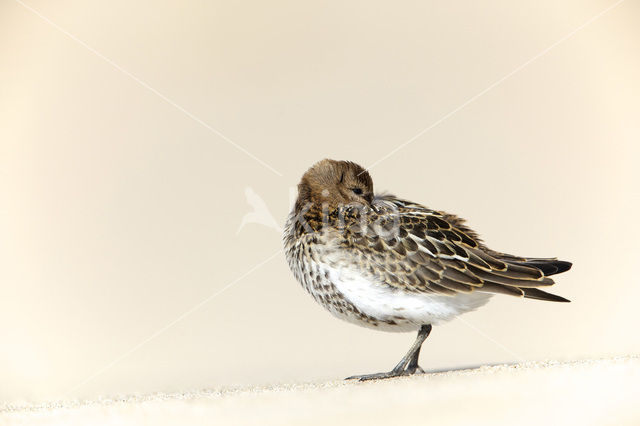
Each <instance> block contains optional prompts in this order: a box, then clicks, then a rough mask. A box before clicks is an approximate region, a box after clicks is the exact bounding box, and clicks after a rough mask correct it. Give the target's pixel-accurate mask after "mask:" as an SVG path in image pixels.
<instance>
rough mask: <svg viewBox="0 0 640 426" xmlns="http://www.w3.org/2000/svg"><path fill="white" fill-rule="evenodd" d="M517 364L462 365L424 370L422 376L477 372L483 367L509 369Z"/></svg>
mask: <svg viewBox="0 0 640 426" xmlns="http://www.w3.org/2000/svg"><path fill="white" fill-rule="evenodd" d="M517 364H518V363H517V362H496V363H492V364H474V365H464V366H461V367H456V368H439V369H435V370H424V374H438V373H452V372H461V371H473V370H478V369H480V368H483V367H511V366H514V365H517Z"/></svg>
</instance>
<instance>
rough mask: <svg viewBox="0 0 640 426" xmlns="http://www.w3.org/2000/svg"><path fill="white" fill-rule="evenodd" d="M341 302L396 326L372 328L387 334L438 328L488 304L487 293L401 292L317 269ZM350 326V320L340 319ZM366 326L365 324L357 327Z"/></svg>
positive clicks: (349, 273)
mask: <svg viewBox="0 0 640 426" xmlns="http://www.w3.org/2000/svg"><path fill="white" fill-rule="evenodd" d="M318 266H319V269H321V270H325V271H327V272H328V275H329V278H330V280H331V282H332V283H333V285H334V286H335V287H336V289H337V290H338V291H339V292H340V293H341V294H342V295H343V297H344V298H345V299H347V300H348V301H349V302H351V303H352V304H353V305H354V306H356V307H357V308H358V309H359V310H360V311H362V312H363V313H365V314H367V315H369V316H371V317H374V318H377V319H379V320H381V321H386V320H391V321H393V322H395V323H396V325H393V326H392V325H386V326H385V325H383V324H380V325H379V326H376V327H375V328H377V329H381V328H382V329H385V330H387V331H410V330H414V329H417V328H419V327H420V326H421V325H423V324H439V323H442V322H445V321H449V320H451V319H453V318H455V317H456V316H458V315H460V314H462V313H465V312H469V311H472V310H474V309H476V308H478V307H480V306H482V305H484V304H485V303H487V302H488V301H489V299H490V298H491V294H488V293H480V292H477V291H476V292H473V293H459V294H457V295H455V296H445V295H434V294H428V293H413V292H405V291H402V290H400V289H395V288H392V287H390V286H388V285H385V284H380V283H375V282H371V281H369V280H368V279H366V278H365V277H363V276H362V275H360V274H359V273H358V272H355V271H351V270H348V269H335V268H332V267H330V266H327V265H318ZM343 319H346V320H348V321H350V322H356V321H352V320H351V319H350V318H343ZM359 325H364V326H368V324H366V323H364V324H359Z"/></svg>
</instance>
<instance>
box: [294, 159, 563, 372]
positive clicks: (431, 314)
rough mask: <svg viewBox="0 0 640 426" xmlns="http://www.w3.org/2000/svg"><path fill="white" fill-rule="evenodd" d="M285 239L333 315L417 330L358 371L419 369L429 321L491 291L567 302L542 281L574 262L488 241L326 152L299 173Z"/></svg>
mask: <svg viewBox="0 0 640 426" xmlns="http://www.w3.org/2000/svg"><path fill="white" fill-rule="evenodd" d="M284 245H285V253H286V257H287V261H288V263H289V267H290V268H291V270H292V271H293V273H294V275H295V277H296V279H297V280H298V281H299V282H300V283H301V284H302V286H303V287H304V289H305V290H307V291H308V292H309V293H310V294H311V296H312V297H313V298H314V299H315V300H316V302H318V303H320V304H321V305H322V306H324V307H325V308H326V309H327V310H328V311H329V312H331V313H332V314H333V315H335V316H337V317H338V318H340V319H343V320H346V321H349V322H351V323H354V324H357V325H361V326H365V327H369V328H374V329H378V330H385V331H412V330H418V336H417V338H416V341H415V342H414V344H413V345H412V346H411V348H410V349H409V352H407V354H406V355H405V356H404V357H403V358H402V359H401V360H400V362H399V363H398V364H397V365H396V366H395V367H394V368H393V369H392V370H391V371H389V372H385V373H377V374H367V375H362V376H353V377H350V378H354V379H360V380H369V379H378V378H388V377H396V376H404V375H410V374H414V373H416V372H422V371H423V370H422V369H421V368H420V366H419V365H418V357H419V355H420V348H421V346H422V343H423V342H424V340H425V339H426V338H427V336H428V335H429V333H430V332H431V327H432V325H436V324H440V323H442V322H444V321H448V320H451V319H453V318H455V317H456V316H458V315H460V314H463V313H465V312H469V311H472V310H474V309H476V308H478V307H480V306H482V305H484V304H485V303H487V302H488V301H489V299H490V298H491V297H492V296H493V295H494V294H496V293H499V294H507V295H513V296H520V297H524V298H529V299H538V300H548V301H553V302H568V300H567V299H565V298H563V297H560V296H556V295H554V294H550V293H547V292H545V291H543V290H541V288H546V287H549V286H551V285H552V284H553V283H554V282H553V280H552V279H551V278H549V276H551V275H554V274H558V273H560V272H565V271H567V270H569V269H570V268H571V263H569V262H564V261H560V260H557V259H555V258H531V257H520V256H513V255H510V254H505V253H500V252H497V251H494V250H491V249H489V248H488V247H487V246H486V245H485V244H484V243H483V242H482V241H481V240H480V238H479V237H478V234H477V233H476V232H474V231H473V230H471V229H470V228H469V227H467V226H466V225H465V223H464V220H463V219H461V218H459V217H457V216H455V215H452V214H448V213H444V212H441V211H437V210H432V209H429V208H427V207H425V206H422V205H420V204H417V203H413V202H411V201H407V200H403V199H401V198H397V197H395V196H393V195H388V194H382V195H374V193H373V181H372V180H371V177H370V175H369V173H368V172H367V171H366V170H365V169H364V168H362V167H361V166H359V165H357V164H355V163H352V162H349V161H334V160H322V161H320V162H318V163H316V164H315V165H313V166H312V167H311V168H310V169H309V170H308V171H307V172H306V173H305V174H304V175H303V176H302V180H301V181H300V184H299V185H298V198H297V201H296V203H295V206H294V208H293V211H292V212H291V214H290V215H289V217H288V219H287V224H286V228H285V231H284Z"/></svg>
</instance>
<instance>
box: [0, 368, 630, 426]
mask: <svg viewBox="0 0 640 426" xmlns="http://www.w3.org/2000/svg"><path fill="white" fill-rule="evenodd" d="M639 396H640V357H638V356H633V357H623V358H612V359H599V360H583V361H575V362H544V363H527V364H519V365H510V366H508V365H500V366H492V367H481V368H477V369H470V370H460V371H450V372H441V373H430V374H425V375H421V376H414V377H407V378H400V379H394V380H386V381H378V382H367V383H355V382H345V381H335V382H329V383H310V384H298V385H278V386H273V387H261V388H242V389H233V390H203V391H197V392H185V393H177V394H161V393H159V394H153V395H136V396H128V397H122V398H115V399H102V400H97V401H67V402H57V403H50V404H43V405H38V406H35V405H32V406H20V407H18V406H6V405H5V406H3V407H1V408H0V424H2V425H48V424H64V425H88V424H91V425H134V424H135V425H139V424H153V425H164V424H181V425H182V424H195V425H200V424H202V425H204V424H207V425H211V424H233V425H284V424H295V425H300V424H309V425H321V424H322V425H323V424H350V425H353V424H367V425H377V424H403V423H405V424H438V425H458V424H461V425H462V424H464V425H467V424H476V425H482V424H491V425H496V424H508V425H513V424H518V425H529V424H531V425H534V424H535V425H540V424H549V425H551V424H553V425H556V424H577V425H638V424H640V399H639Z"/></svg>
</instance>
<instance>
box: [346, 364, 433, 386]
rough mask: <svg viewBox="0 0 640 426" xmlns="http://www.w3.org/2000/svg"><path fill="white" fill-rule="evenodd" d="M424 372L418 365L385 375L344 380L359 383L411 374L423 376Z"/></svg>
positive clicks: (366, 375)
mask: <svg viewBox="0 0 640 426" xmlns="http://www.w3.org/2000/svg"><path fill="white" fill-rule="evenodd" d="M423 373H424V370H423V369H422V368H420V366H419V365H416V366H409V367H407V368H406V369H395V368H394V369H393V370H391V371H387V372H386V373H374V374H362V375H358V376H350V377H347V378H346V379H345V380H358V381H359V382H365V381H367V380H380V379H391V378H393V377H402V376H411V375H413V374H423Z"/></svg>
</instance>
